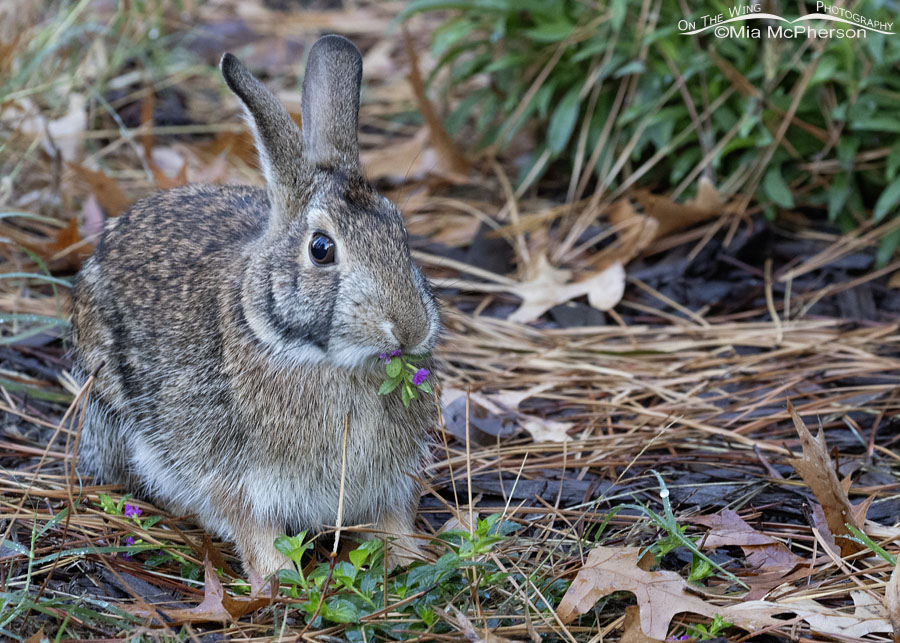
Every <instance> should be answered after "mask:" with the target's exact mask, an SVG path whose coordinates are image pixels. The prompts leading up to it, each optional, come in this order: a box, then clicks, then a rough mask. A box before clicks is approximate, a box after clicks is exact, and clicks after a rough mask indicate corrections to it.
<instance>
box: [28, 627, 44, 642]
mask: <svg viewBox="0 0 900 643" xmlns="http://www.w3.org/2000/svg"><path fill="white" fill-rule="evenodd" d="M48 640H49V639H48V638H47V635H46V634H44V628H43V627H42V628H41V629H39V630H38V631H37V632H35V633H34V634H32V635H31V636H29V637H28V638H27V639H25V643H41V641H48Z"/></svg>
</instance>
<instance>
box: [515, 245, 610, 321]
mask: <svg viewBox="0 0 900 643" xmlns="http://www.w3.org/2000/svg"><path fill="white" fill-rule="evenodd" d="M508 290H509V292H511V293H512V294H514V295H516V296H518V297H520V298H521V299H522V303H521V304H520V305H519V307H518V308H517V309H516V310H515V311H514V312H513V313H512V314H511V315H510V316H509V321H511V322H518V323H521V324H524V323H528V322H531V321H534V320H536V319H537V318H538V317H540V316H541V315H543V314H544V313H545V312H547V311H548V310H550V309H551V308H553V307H554V306H557V305H559V304H564V303H565V302H567V301H570V300H572V299H575V298H577V297H583V296H585V295H587V299H588V303H589V304H590V305H591V306H593V307H594V308H596V309H598V310H610V309H611V308H613V307H614V306H615V305H616V304H618V303H619V302H620V301H621V300H622V295H624V294H625V269H624V268H623V267H622V264H621V262H619V261H616V262H615V263H613V264H612V265H610V266H609V267H607V268H606V269H604V270H601V271H599V272H597V273H596V274H595V275H593V276H591V277H588V278H586V279H582V280H580V281H572V271H571V270H564V269H560V268H554V267H553V266H552V265H551V264H550V262H549V261H548V259H547V257H546V255H543V254H542V255H538V256H537V257H536V259H535V261H534V262H533V263H532V267H531V270H530V271H529V274H528V279H527V281H523V282H520V283H518V284H516V285H513V286H510V287H509V288H508Z"/></svg>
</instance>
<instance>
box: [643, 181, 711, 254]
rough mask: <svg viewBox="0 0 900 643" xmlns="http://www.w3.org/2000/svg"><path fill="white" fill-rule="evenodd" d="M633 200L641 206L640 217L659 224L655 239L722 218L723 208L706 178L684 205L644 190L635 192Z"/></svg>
mask: <svg viewBox="0 0 900 643" xmlns="http://www.w3.org/2000/svg"><path fill="white" fill-rule="evenodd" d="M634 198H635V200H637V202H638V203H640V204H641V205H642V206H643V208H644V213H645V214H646V215H647V216H649V217H652V218H653V219H655V220H656V221H657V222H658V223H659V227H658V228H657V229H656V239H662V238H663V237H666V236H668V235H670V234H672V233H673V232H676V231H678V230H683V229H684V228H689V227H690V226H692V225H696V224H698V223H702V222H704V221H708V220H709V219H713V218H715V217H717V216H719V215H720V214H722V210H723V208H724V206H725V203H724V201H723V200H722V197H721V196H720V195H719V193H718V191H717V190H716V188H715V186H713V184H712V181H710V180H709V179H707V178H706V177H702V178H701V179H700V182H699V184H698V186H697V196H696V198H694V199H692V200H690V201H687V202H685V203H675V202H674V201H673V200H672V199H670V198H669V197H667V196H660V195H656V194H652V193H650V192H648V191H646V190H636V191H635V193H634Z"/></svg>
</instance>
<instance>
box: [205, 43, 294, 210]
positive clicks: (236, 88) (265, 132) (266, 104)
mask: <svg viewBox="0 0 900 643" xmlns="http://www.w3.org/2000/svg"><path fill="white" fill-rule="evenodd" d="M219 67H220V68H221V70H222V76H224V78H225V82H226V83H227V84H228V88H229V89H230V90H231V91H232V92H234V94H235V95H236V96H237V97H238V98H240V99H241V102H242V103H243V104H244V110H245V112H246V114H247V117H248V118H247V120H248V121H249V122H250V125H251V126H252V130H253V137H254V139H256V149H257V151H258V152H259V162H260V165H261V166H262V171H263V175H264V176H265V178H266V184H267V186H268V189H269V198H270V199H271V200H272V204H273V206H274V207H275V212H276V214H283V213H285V212H288V211H289V208H288V201H290V199H291V195H292V194H295V193H296V191H297V186H298V185H299V184H300V183H301V182H302V177H303V176H305V175H306V166H305V162H304V159H303V141H302V137H301V134H300V128H299V127H297V124H296V123H295V122H294V121H293V119H292V118H291V116H290V114H288V111H287V110H286V109H285V108H284V105H282V104H281V102H280V101H279V100H278V99H277V98H275V96H273V95H272V92H270V91H269V90H268V89H266V87H265V85H263V84H262V83H261V82H259V80H257V78H256V77H255V76H253V74H251V73H250V72H249V71H248V70H247V68H246V67H244V65H243V64H242V63H241V61H239V60H238V59H237V58H235V57H234V56H232V55H231V54H225V55H224V56H222V62H221V63H220V64H219Z"/></svg>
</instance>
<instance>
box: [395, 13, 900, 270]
mask: <svg viewBox="0 0 900 643" xmlns="http://www.w3.org/2000/svg"><path fill="white" fill-rule="evenodd" d="M684 6H685V5H683V4H679V3H675V2H663V3H661V4H660V5H659V8H658V14H656V13H655V10H654V11H651V12H645V11H644V9H645V7H644V5H642V4H640V3H626V2H624V0H610V1H609V2H602V3H601V2H583V1H580V0H560V1H559V2H540V1H538V0H415V1H414V2H412V3H410V5H409V6H408V7H407V8H406V10H405V11H404V12H403V14H401V17H402V18H407V17H409V16H411V15H413V14H415V13H419V12H426V11H437V10H441V11H446V12H447V14H446V18H445V20H444V22H443V24H442V25H441V26H440V27H439V28H437V29H436V30H435V31H434V33H433V34H432V41H431V49H432V54H433V55H434V57H435V59H436V60H437V65H436V66H435V69H434V71H433V72H432V73H431V76H430V77H429V82H430V83H431V86H432V87H433V88H436V89H437V91H439V92H440V93H441V95H442V96H443V97H444V98H445V101H447V102H449V103H451V104H453V105H454V106H453V108H452V109H451V110H450V112H449V113H448V114H447V117H446V124H447V127H448V130H449V131H450V132H451V133H452V134H458V133H459V132H460V131H461V130H462V129H463V128H464V127H465V126H467V124H468V125H470V126H471V127H473V128H474V130H475V134H476V136H475V137H474V140H476V141H477V146H478V147H480V148H485V147H491V148H494V149H496V150H503V149H505V148H506V147H507V146H508V145H509V144H510V143H511V142H512V141H513V140H515V139H516V138H517V136H520V135H521V134H520V133H521V132H522V131H523V130H522V128H523V127H524V126H525V124H526V123H532V124H534V125H535V126H536V129H537V132H538V133H537V136H536V140H535V141H534V144H533V145H532V147H533V150H534V151H533V153H532V154H531V157H530V159H529V160H528V162H527V163H525V164H524V165H523V166H522V169H521V172H520V175H519V185H520V189H522V188H523V187H524V186H525V185H526V184H530V183H533V182H534V180H535V179H536V178H538V177H539V176H540V175H541V174H542V173H543V172H544V171H545V170H546V169H547V167H548V165H549V163H550V162H551V161H553V160H559V161H560V162H562V163H564V164H566V165H567V166H568V169H569V170H570V171H571V172H572V178H571V181H570V183H569V190H568V200H573V199H576V198H578V197H579V196H581V195H582V194H583V193H584V191H585V190H586V188H587V186H588V183H589V178H590V177H591V176H593V178H594V181H595V183H596V184H597V185H598V188H599V190H601V191H607V192H608V191H614V192H616V191H621V190H624V189H626V188H627V187H629V186H631V185H633V184H640V185H644V186H648V187H651V188H652V189H654V190H657V191H660V190H666V191H671V193H672V194H673V195H674V196H677V195H678V194H680V193H682V192H684V191H685V190H687V189H689V188H690V187H691V186H693V185H694V184H695V183H696V179H697V178H698V177H699V175H700V173H701V172H707V173H709V174H710V175H711V176H712V177H714V178H715V180H716V181H715V182H716V183H717V185H719V186H720V191H721V192H723V193H724V194H726V195H736V194H744V195H747V196H748V197H749V196H755V198H756V199H757V201H758V203H759V204H760V206H761V207H762V208H763V209H764V211H765V212H766V214H767V215H768V216H770V217H773V216H775V214H776V212H777V209H778V208H793V207H796V206H798V205H809V206H815V207H820V208H822V209H823V210H826V211H827V213H828V218H829V220H830V221H835V222H837V223H839V224H840V225H841V226H842V227H843V228H844V229H845V230H847V229H851V228H853V227H855V226H856V225H858V224H859V223H861V222H863V221H867V220H872V221H873V222H875V223H878V222H880V221H883V220H885V219H886V218H887V217H889V216H894V215H896V212H897V209H898V204H900V126H898V125H897V121H896V105H897V103H898V99H900V75H898V74H897V73H896V68H897V65H898V63H900V38H898V37H897V36H890V35H883V34H878V33H874V32H867V33H866V35H865V37H864V38H859V39H850V38H830V39H829V38H824V39H822V38H815V39H806V38H784V39H778V38H770V37H766V36H762V37H750V36H747V37H716V36H714V35H713V32H704V33H701V34H696V35H686V34H684V33H682V31H680V30H679V27H678V23H679V21H681V20H689V21H697V22H699V21H700V16H701V15H715V14H718V13H721V14H723V15H724V16H726V17H728V15H729V9H733V8H734V7H733V5H732V4H729V3H726V2H722V1H713V2H711V3H706V4H704V5H703V6H702V8H698V9H696V10H694V11H693V12H692V13H690V14H684V13H683V7H684ZM770 10H771V11H773V12H775V13H780V14H781V15H784V16H786V17H787V18H788V19H791V18H793V17H794V15H793V12H795V11H796V9H795V8H794V7H793V6H790V5H788V4H786V3H785V4H781V3H778V2H776V3H775V5H774V6H773V7H771V8H770ZM855 10H859V11H860V12H862V13H863V14H865V16H866V17H867V18H871V19H875V20H884V21H887V22H893V21H894V17H893V16H892V15H891V13H890V11H889V10H888V8H887V7H885V6H883V5H882V3H880V2H871V3H861V4H860V6H858V7H856V8H855ZM754 24H755V26H760V25H762V24H763V23H754ZM763 31H764V32H765V28H764V29H763ZM795 101H796V104H795ZM791 115H792V116H793V118H792V120H791V121H790V123H791V124H790V127H788V128H787V129H786V130H785V131H780V128H781V127H782V124H783V123H785V122H786V119H788V118H790V116H791ZM898 244H900V231H896V232H894V233H892V234H889V235H887V236H885V237H884V238H883V239H882V241H881V246H880V248H879V249H878V253H877V259H878V262H879V263H880V264H884V263H886V262H887V261H888V260H889V259H890V257H891V256H892V254H893V252H894V251H895V250H896V248H897V246H898Z"/></svg>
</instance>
